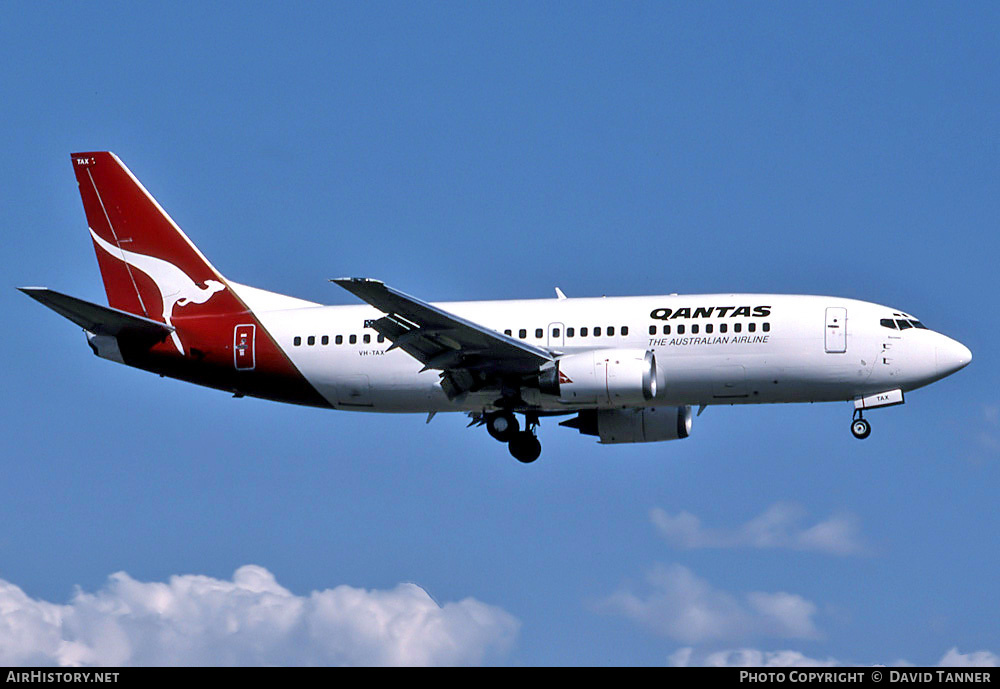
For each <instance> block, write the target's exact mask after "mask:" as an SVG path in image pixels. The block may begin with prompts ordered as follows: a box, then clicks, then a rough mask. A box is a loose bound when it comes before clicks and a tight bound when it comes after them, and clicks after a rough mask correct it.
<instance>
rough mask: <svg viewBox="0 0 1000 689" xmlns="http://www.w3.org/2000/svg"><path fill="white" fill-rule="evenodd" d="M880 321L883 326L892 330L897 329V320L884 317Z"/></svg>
mask: <svg viewBox="0 0 1000 689" xmlns="http://www.w3.org/2000/svg"><path fill="white" fill-rule="evenodd" d="M878 323H879V325H881V326H882V327H883V328H889V329H890V330H895V329H896V321H894V320H892V319H891V318H883V319H882V320H880V321H879V322H878Z"/></svg>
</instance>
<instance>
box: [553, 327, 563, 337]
mask: <svg viewBox="0 0 1000 689" xmlns="http://www.w3.org/2000/svg"><path fill="white" fill-rule="evenodd" d="M561 332H562V331H561V330H559V328H552V337H559V334H560V333H561Z"/></svg>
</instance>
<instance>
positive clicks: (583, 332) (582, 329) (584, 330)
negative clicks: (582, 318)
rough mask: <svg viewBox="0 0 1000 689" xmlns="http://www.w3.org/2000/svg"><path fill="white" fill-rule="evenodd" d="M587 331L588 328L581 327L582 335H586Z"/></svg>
mask: <svg viewBox="0 0 1000 689" xmlns="http://www.w3.org/2000/svg"><path fill="white" fill-rule="evenodd" d="M587 332H588V331H587V329H586V328H580V337H586V336H587Z"/></svg>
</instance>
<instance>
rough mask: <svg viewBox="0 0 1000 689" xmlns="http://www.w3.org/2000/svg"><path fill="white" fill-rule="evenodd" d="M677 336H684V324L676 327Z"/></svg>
mask: <svg viewBox="0 0 1000 689" xmlns="http://www.w3.org/2000/svg"><path fill="white" fill-rule="evenodd" d="M677 334H678V335H683V334H684V324H683V323H681V324H680V325H678V326H677Z"/></svg>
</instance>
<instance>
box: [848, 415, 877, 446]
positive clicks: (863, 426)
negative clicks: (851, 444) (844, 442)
mask: <svg viewBox="0 0 1000 689" xmlns="http://www.w3.org/2000/svg"><path fill="white" fill-rule="evenodd" d="M851 433H853V434H854V437H855V438H857V439H858V440H864V439H865V438H867V437H868V436H870V435H871V434H872V425H871V424H870V423H868V422H867V421H865V419H864V417H862V416H861V410H860V409H855V410H854V420H853V421H851Z"/></svg>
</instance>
